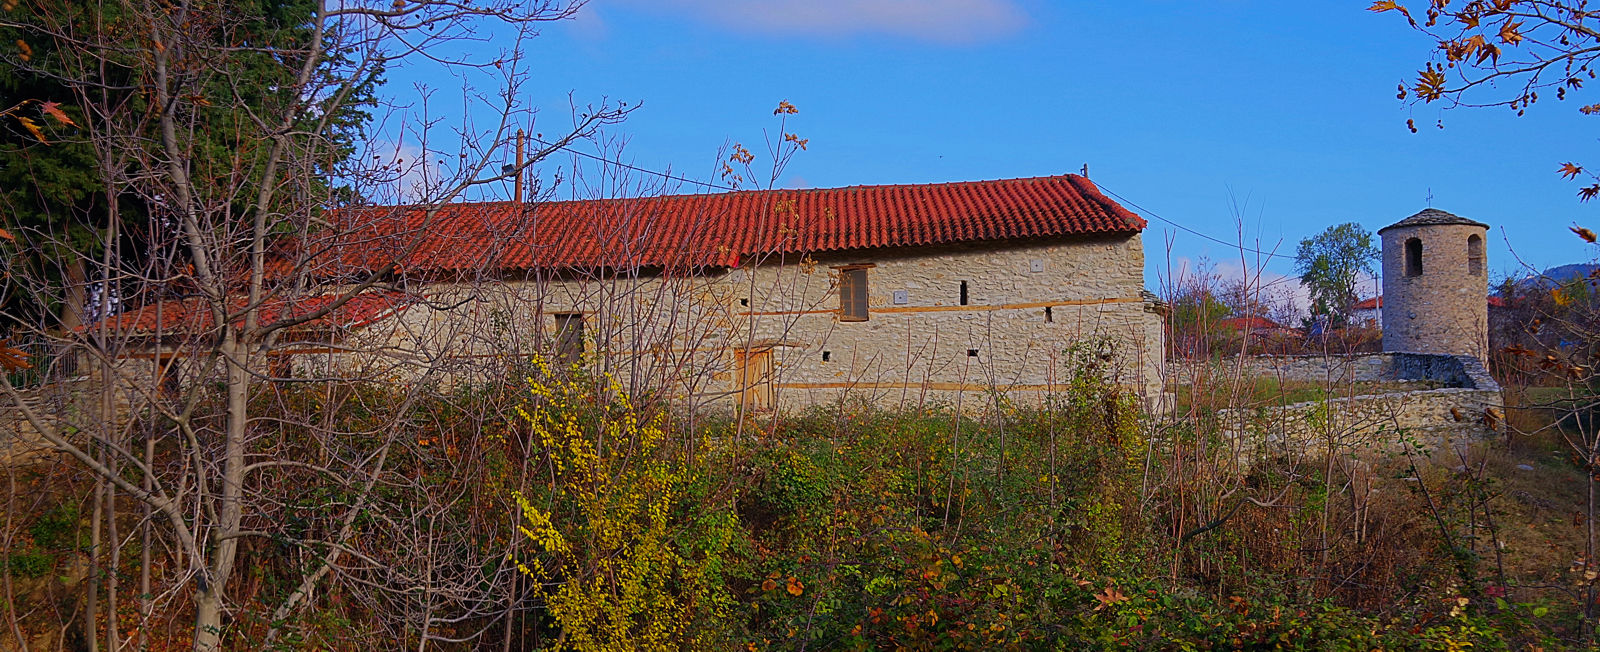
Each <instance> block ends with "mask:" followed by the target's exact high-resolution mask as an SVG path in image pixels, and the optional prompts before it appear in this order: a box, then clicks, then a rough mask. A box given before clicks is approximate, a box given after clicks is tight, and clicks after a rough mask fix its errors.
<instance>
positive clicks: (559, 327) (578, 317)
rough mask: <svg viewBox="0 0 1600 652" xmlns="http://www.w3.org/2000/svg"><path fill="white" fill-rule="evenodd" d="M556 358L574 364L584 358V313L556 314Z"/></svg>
mask: <svg viewBox="0 0 1600 652" xmlns="http://www.w3.org/2000/svg"><path fill="white" fill-rule="evenodd" d="M555 317H556V358H557V359H558V360H560V361H561V362H563V363H566V364H572V363H574V362H577V361H578V360H580V359H582V358H583V313H581V312H561V313H556V315H555Z"/></svg>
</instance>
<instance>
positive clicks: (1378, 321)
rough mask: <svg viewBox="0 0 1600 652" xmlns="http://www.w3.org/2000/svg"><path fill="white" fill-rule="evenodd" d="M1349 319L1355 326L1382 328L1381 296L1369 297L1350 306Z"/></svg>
mask: <svg viewBox="0 0 1600 652" xmlns="http://www.w3.org/2000/svg"><path fill="white" fill-rule="evenodd" d="M1350 319H1351V321H1352V322H1354V324H1355V325H1356V326H1364V327H1367V328H1383V297H1371V298H1367V299H1362V300H1360V301H1357V302H1356V305H1354V306H1351V307H1350Z"/></svg>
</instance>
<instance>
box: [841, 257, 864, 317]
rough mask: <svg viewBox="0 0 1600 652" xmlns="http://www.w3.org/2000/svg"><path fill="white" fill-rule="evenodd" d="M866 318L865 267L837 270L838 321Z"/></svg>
mask: <svg viewBox="0 0 1600 652" xmlns="http://www.w3.org/2000/svg"><path fill="white" fill-rule="evenodd" d="M866 320H867V268H865V267H847V268H845V269H842V270H839V321H866Z"/></svg>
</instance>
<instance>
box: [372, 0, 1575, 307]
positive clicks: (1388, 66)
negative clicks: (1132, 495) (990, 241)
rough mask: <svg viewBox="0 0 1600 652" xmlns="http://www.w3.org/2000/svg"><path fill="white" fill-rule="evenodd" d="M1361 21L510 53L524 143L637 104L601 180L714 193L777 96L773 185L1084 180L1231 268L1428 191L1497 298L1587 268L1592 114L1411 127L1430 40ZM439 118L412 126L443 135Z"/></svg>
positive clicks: (924, 15)
mask: <svg viewBox="0 0 1600 652" xmlns="http://www.w3.org/2000/svg"><path fill="white" fill-rule="evenodd" d="M1368 4H1370V3H1369V2H1365V1H1362V0H1356V1H1350V2H1338V3H1335V2H1294V3H1288V2H1282V1H1281V0H1279V1H1260V2H1256V1H1248V0H1222V1H1218V2H1208V3H1193V2H1166V1H1156V0H1121V1H1118V2H1077V1H1072V2H1067V1H1055V2H1047V1H1043V0H593V1H592V2H591V3H590V4H589V5H588V6H587V7H585V8H584V9H583V10H582V11H581V12H580V14H579V16H578V18H577V19H576V20H572V21H568V22H563V23H556V24H551V25H548V26H546V27H545V28H544V29H543V33H542V34H541V36H540V37H539V38H537V39H535V40H534V41H532V42H531V43H530V44H529V48H528V51H527V54H528V58H527V60H526V64H527V66H528V69H529V70H530V71H531V75H530V77H529V79H528V83H527V85H526V86H525V90H526V91H527V92H526V93H525V94H524V99H525V100H526V101H527V102H528V103H529V104H530V105H532V106H534V107H537V108H538V110H539V113H538V115H537V123H538V124H536V125H535V126H534V130H535V131H541V132H551V133H554V132H555V131H557V130H559V126H560V125H563V124H567V123H568V122H569V121H570V118H569V111H568V107H569V99H570V100H572V101H577V102H579V103H585V102H595V101H599V100H601V99H606V98H608V99H610V100H612V101H618V100H624V101H627V102H629V104H633V103H640V104H641V105H642V106H641V107H640V108H639V109H638V110H636V111H635V112H634V113H633V114H632V115H631V116H630V117H629V118H628V120H627V121H626V122H624V123H622V124H620V125H616V126H613V127H611V128H609V129H608V130H607V134H608V136H609V137H610V138H611V139H612V140H611V141H609V144H608V145H606V148H607V149H606V151H607V152H615V151H616V147H617V145H618V144H619V143H626V146H625V147H623V148H621V150H620V156H621V158H622V159H623V160H625V161H628V162H629V163H632V164H634V165H637V166H640V167H645V168H651V169H658V170H659V169H668V168H670V169H671V170H672V171H674V172H675V173H677V174H681V175H684V176H687V177H691V178H696V179H706V180H716V174H715V171H716V170H717V169H718V168H719V161H718V156H719V152H721V151H722V148H724V147H725V146H726V145H727V144H728V143H730V142H743V143H746V144H758V143H760V142H761V141H762V139H763V138H764V135H763V132H764V130H765V131H767V132H771V131H773V130H774V129H775V128H776V126H777V123H776V121H775V119H774V117H773V115H772V109H773V107H775V106H776V105H777V103H778V101H779V100H788V101H790V102H792V103H794V104H795V105H796V106H798V107H799V111H800V113H799V114H798V115H796V116H793V117H792V118H791V122H790V126H789V130H790V131H793V132H797V133H798V134H800V135H801V136H803V137H805V138H808V139H809V148H808V150H807V151H805V152H803V153H800V154H799V155H798V156H796V157H795V158H794V159H793V160H792V161H791V162H790V163H789V164H788V166H787V167H786V168H785V169H784V171H783V173H782V176H781V181H780V185H788V186H799V187H832V186H845V185H856V184H881V183H927V182H944V181H961V180H974V179H995V178H1008V177H1025V176H1041V175H1053V174H1061V173H1066V172H1076V171H1078V170H1079V168H1081V167H1082V166H1083V165H1084V164H1085V163H1087V164H1088V165H1089V173H1090V178H1091V179H1093V180H1094V181H1095V182H1096V183H1097V184H1100V185H1101V187H1102V188H1104V189H1106V190H1109V191H1111V192H1114V193H1116V194H1117V195H1120V196H1121V197H1124V198H1127V199H1128V200H1131V202H1132V203H1134V204H1137V206H1138V207H1139V208H1140V209H1143V210H1141V211H1140V212H1141V213H1145V214H1147V215H1148V213H1150V212H1153V213H1155V214H1157V215H1160V216H1161V217H1164V218H1167V219H1169V220H1172V221H1175V222H1178V223H1181V224H1183V225H1184V226H1187V227H1189V228H1192V229H1194V230H1197V231H1200V232H1203V233H1207V234H1210V235H1213V236H1216V237H1219V238H1221V239H1223V240H1228V241H1233V240H1236V239H1237V238H1238V231H1239V229H1238V219H1241V218H1242V219H1243V220H1244V228H1245V230H1246V234H1245V235H1246V238H1247V239H1248V240H1249V244H1250V246H1252V247H1256V246H1259V248H1261V249H1269V250H1270V249H1274V248H1275V249H1276V250H1277V251H1278V252H1280V253H1282V254H1284V255H1287V256H1292V254H1293V251H1294V248H1295V245H1296V243H1298V242H1299V240H1300V239H1301V238H1303V237H1306V236H1308V235H1311V234H1313V233H1315V232H1318V231H1321V230H1322V229H1323V228H1326V227H1327V226H1329V225H1332V224H1336V223H1340V222H1347V221H1355V222H1358V223H1360V224H1362V225H1364V226H1366V227H1367V228H1369V229H1372V230H1376V229H1378V228H1380V227H1382V226H1385V225H1387V224H1390V223H1392V222H1395V221H1397V220H1399V219H1401V218H1404V217H1406V216H1408V215H1411V214H1412V213H1415V212H1416V211H1418V210H1421V209H1422V208H1425V207H1427V206H1428V205H1429V201H1428V197H1429V195H1430V194H1431V196H1432V205H1433V206H1434V207H1437V208H1442V209H1444V210H1448V211H1451V212H1454V213H1456V214H1459V215H1462V216H1465V217H1470V218H1473V219H1477V220H1480V221H1483V222H1487V223H1489V224H1490V225H1492V227H1493V228H1492V230H1491V231H1490V241H1491V243H1492V245H1493V246H1492V248H1491V250H1490V255H1491V268H1492V269H1493V270H1494V272H1495V274H1494V276H1495V277H1498V276H1501V275H1503V274H1506V273H1511V272H1514V271H1516V270H1518V269H1519V268H1520V263H1519V261H1518V258H1519V257H1520V260H1521V262H1525V263H1526V264H1528V265H1531V266H1533V267H1537V268H1543V267H1548V266H1551V265H1556V264H1563V263H1569V262H1578V261H1583V260H1588V259H1589V258H1591V257H1592V255H1593V252H1592V251H1591V250H1589V249H1588V248H1586V247H1585V246H1584V245H1583V244H1582V243H1581V242H1580V241H1579V240H1578V239H1577V238H1576V237H1573V236H1572V234H1571V233H1570V232H1569V231H1568V230H1567V227H1568V226H1570V225H1572V224H1573V223H1575V222H1576V223H1580V224H1583V225H1587V226H1590V227H1591V228H1594V227H1600V220H1597V219H1595V215H1596V211H1597V209H1600V204H1583V203H1580V202H1579V201H1578V200H1577V198H1576V190H1577V188H1578V186H1577V185H1576V184H1575V183H1573V182H1568V181H1565V180H1563V179H1561V178H1560V177H1559V176H1558V175H1557V174H1556V170H1557V168H1558V167H1559V166H1560V164H1561V163H1563V162H1565V161H1569V160H1573V161H1578V162H1580V163H1583V162H1586V161H1587V162H1589V163H1590V164H1591V165H1600V148H1597V147H1595V142H1594V138H1595V134H1596V132H1595V130H1594V126H1595V124H1594V123H1595V121H1597V120H1600V117H1596V118H1585V117H1584V116H1582V115H1580V114H1579V113H1578V112H1577V110H1576V109H1577V107H1578V106H1580V105H1581V104H1582V103H1584V102H1594V101H1596V100H1594V99H1592V98H1589V97H1588V95H1586V94H1584V93H1578V94H1576V95H1575V97H1574V98H1569V99H1568V100H1567V101H1566V102H1564V103H1558V102H1554V101H1549V100H1547V101H1546V102H1543V103H1540V104H1538V105H1535V106H1534V107H1533V109H1532V110H1530V111H1529V112H1528V115H1526V116H1524V117H1521V118H1518V117H1516V116H1514V115H1513V114H1512V113H1511V112H1510V111H1509V110H1506V109H1457V110H1441V109H1440V108H1438V107H1436V106H1426V107H1424V106H1411V105H1408V104H1406V103H1404V102H1402V101H1400V100H1397V99H1396V98H1395V92H1396V85H1397V84H1398V83H1400V82H1401V81H1407V82H1409V81H1410V79H1411V78H1412V77H1413V76H1414V74H1415V71H1416V69H1417V68H1418V67H1420V66H1421V64H1422V63H1423V62H1424V61H1425V60H1426V57H1427V56H1428V53H1429V50H1430V42H1429V41H1428V40H1427V39H1426V37H1425V36H1424V35H1422V34H1420V33H1417V32H1414V31H1412V30H1410V28H1409V27H1407V26H1406V25H1405V23H1404V21H1403V20H1401V19H1399V17H1398V16H1395V15H1389V14H1385V15H1379V14H1372V13H1369V12H1367V11H1366V10H1365V7H1366V6H1367V5H1368ZM430 74H432V73H430V71H429V70H428V69H426V68H423V67H418V68H412V69H405V70H400V71H397V72H395V73H394V74H392V75H391V81H390V84H389V89H390V90H389V92H391V93H403V92H406V89H409V88H410V87H411V85H412V84H413V83H415V82H417V81H419V80H421V81H426V83H429V84H430V85H434V86H438V87H443V88H448V87H449V86H450V84H451V81H450V80H442V81H441V80H440V79H437V78H433V77H430V76H429V75H430ZM456 93H457V95H456V97H459V91H456ZM448 96H450V93H449V92H445V93H442V94H441V95H440V96H438V97H437V98H436V102H435V107H434V110H442V111H443V112H445V113H449V106H448V104H449V102H447V101H443V100H444V99H445V98H447V97H448ZM459 104H460V103H459V102H457V105H458V106H459ZM1408 118H1411V119H1414V120H1415V121H1416V123H1417V125H1418V127H1419V130H1420V133H1417V134H1413V133H1410V131H1409V130H1408V129H1407V128H1406V124H1405V123H1406V120H1407V119H1408ZM1440 120H1443V122H1444V126H1445V128H1444V129H1438V128H1437V127H1436V126H1435V124H1436V123H1437V122H1438V121H1440ZM1584 121H1587V122H1588V124H1585V123H1584ZM599 147H600V146H599V145H596V146H594V147H593V149H591V151H598V149H599ZM752 149H754V147H752ZM556 163H559V164H560V165H570V161H559V162H552V165H555V164H556ZM549 173H550V170H548V169H547V170H546V174H549ZM679 189H680V190H685V191H692V190H693V188H692V187H690V186H687V185H681V186H679ZM1130 208H1133V206H1130ZM1145 237H1146V249H1147V252H1148V256H1149V263H1148V265H1147V270H1148V273H1147V277H1148V278H1149V280H1150V282H1151V284H1152V285H1156V284H1158V282H1159V279H1158V278H1157V276H1158V273H1159V274H1164V273H1165V268H1166V267H1167V262H1168V259H1169V254H1168V252H1167V249H1168V245H1167V240H1168V238H1169V237H1170V238H1171V254H1170V259H1171V260H1172V261H1173V262H1174V263H1181V262H1182V261H1185V260H1196V259H1200V258H1209V259H1210V260H1212V261H1214V262H1217V263H1218V264H1220V265H1222V266H1223V267H1224V268H1226V269H1227V270H1234V269H1235V267H1236V266H1237V264H1238V262H1239V259H1240V254H1239V251H1238V250H1237V249H1236V248H1231V247H1225V246H1222V245H1218V244H1216V243H1213V242H1208V241H1206V240H1203V239H1201V238H1198V237H1195V236H1192V235H1189V234H1187V233H1183V232H1180V231H1177V230H1175V229H1173V228H1172V227H1171V226H1170V225H1168V224H1166V223H1163V222H1161V221H1159V220H1152V224H1151V228H1150V230H1149V231H1148V232H1147V233H1146V236H1145ZM1258 243H1259V245H1258ZM1250 257H1251V258H1254V257H1255V256H1253V255H1251V256H1250ZM1251 264H1252V265H1253V264H1254V261H1253V260H1252V261H1251ZM1266 270H1267V273H1268V274H1269V276H1270V275H1275V274H1286V273H1292V264H1291V262H1290V260H1288V259H1284V260H1274V261H1272V262H1271V264H1269V265H1267V266H1266Z"/></svg>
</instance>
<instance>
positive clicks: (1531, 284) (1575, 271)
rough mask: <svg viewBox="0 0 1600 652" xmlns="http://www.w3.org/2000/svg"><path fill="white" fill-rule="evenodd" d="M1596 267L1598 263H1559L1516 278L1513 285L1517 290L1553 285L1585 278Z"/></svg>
mask: <svg viewBox="0 0 1600 652" xmlns="http://www.w3.org/2000/svg"><path fill="white" fill-rule="evenodd" d="M1597 268H1600V265H1597V264H1595V263H1572V264H1570V265H1559V266H1556V267H1551V268H1550V269H1547V270H1544V271H1543V272H1541V273H1539V274H1538V275H1536V276H1528V277H1525V278H1523V279H1521V280H1518V281H1516V282H1515V283H1514V284H1513V285H1514V287H1516V288H1517V289H1518V290H1530V289H1535V288H1541V287H1543V288H1548V287H1554V286H1557V285H1561V284H1563V283H1566V282H1567V281H1571V280H1573V279H1577V278H1585V277H1587V276H1589V275H1590V274H1592V273H1594V271H1595V269H1597ZM1498 294H1501V295H1504V294H1505V293H1504V292H1503V291H1502V292H1499V293H1498Z"/></svg>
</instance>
